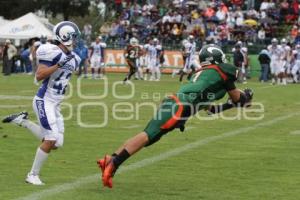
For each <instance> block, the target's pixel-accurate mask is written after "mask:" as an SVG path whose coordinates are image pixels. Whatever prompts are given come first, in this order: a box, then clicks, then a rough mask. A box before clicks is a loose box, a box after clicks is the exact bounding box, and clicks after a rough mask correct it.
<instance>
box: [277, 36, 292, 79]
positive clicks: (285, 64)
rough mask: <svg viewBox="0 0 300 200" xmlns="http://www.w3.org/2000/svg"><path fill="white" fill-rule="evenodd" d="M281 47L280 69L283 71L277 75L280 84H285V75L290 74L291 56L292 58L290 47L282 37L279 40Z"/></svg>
mask: <svg viewBox="0 0 300 200" xmlns="http://www.w3.org/2000/svg"><path fill="white" fill-rule="evenodd" d="M280 44H281V48H282V56H281V58H280V59H281V64H282V67H281V70H283V72H282V73H281V74H279V77H280V78H281V81H282V84H283V85H286V84H287V80H286V79H287V76H288V74H290V67H291V58H292V51H291V47H290V46H289V45H288V44H287V40H286V39H285V38H283V39H282V40H281V42H280Z"/></svg>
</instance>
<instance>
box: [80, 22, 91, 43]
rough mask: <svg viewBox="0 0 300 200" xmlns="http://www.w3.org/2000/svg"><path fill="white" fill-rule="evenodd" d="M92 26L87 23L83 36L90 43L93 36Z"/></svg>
mask: <svg viewBox="0 0 300 200" xmlns="http://www.w3.org/2000/svg"><path fill="white" fill-rule="evenodd" d="M92 28H93V27H92V25H91V24H89V23H86V24H85V25H84V26H83V31H82V33H83V36H84V39H85V40H86V41H88V42H90V41H91V35H92Z"/></svg>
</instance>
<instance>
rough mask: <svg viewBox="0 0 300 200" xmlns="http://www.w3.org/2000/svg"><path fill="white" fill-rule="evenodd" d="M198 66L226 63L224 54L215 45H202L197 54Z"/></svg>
mask: <svg viewBox="0 0 300 200" xmlns="http://www.w3.org/2000/svg"><path fill="white" fill-rule="evenodd" d="M199 61H200V64H206V63H207V64H220V63H226V62H227V61H226V56H225V53H224V52H223V51H222V49H221V47H219V46H218V45H215V44H208V45H204V46H203V47H202V48H201V50H200V52H199Z"/></svg>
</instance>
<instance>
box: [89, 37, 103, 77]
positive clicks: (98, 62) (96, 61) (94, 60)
mask: <svg viewBox="0 0 300 200" xmlns="http://www.w3.org/2000/svg"><path fill="white" fill-rule="evenodd" d="M105 48H106V43H104V42H102V37H101V36H98V37H97V38H96V41H95V42H93V43H92V44H91V54H90V63H91V69H92V78H93V79H95V78H96V76H95V70H97V73H98V76H97V78H102V77H103V75H104V67H105V66H104V49H105Z"/></svg>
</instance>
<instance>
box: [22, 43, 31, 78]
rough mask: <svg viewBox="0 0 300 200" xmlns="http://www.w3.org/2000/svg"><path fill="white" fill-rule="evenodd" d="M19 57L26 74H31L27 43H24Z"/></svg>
mask: <svg viewBox="0 0 300 200" xmlns="http://www.w3.org/2000/svg"><path fill="white" fill-rule="evenodd" d="M20 57H21V60H22V63H23V69H24V72H25V73H27V74H32V66H31V61H30V46H29V44H28V43H27V44H25V45H24V48H23V49H22V50H21V54H20Z"/></svg>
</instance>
